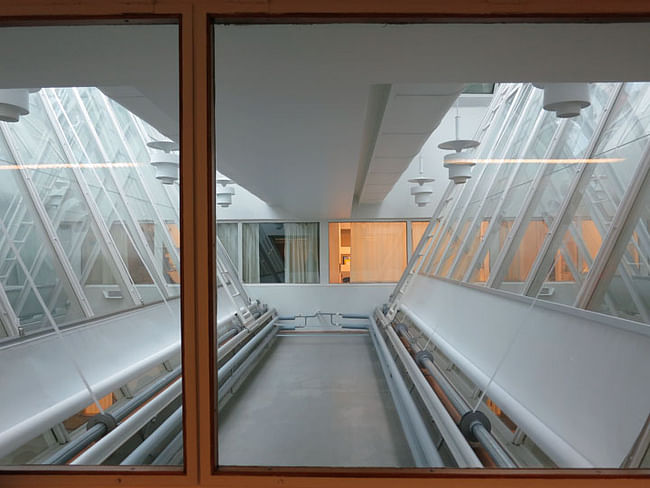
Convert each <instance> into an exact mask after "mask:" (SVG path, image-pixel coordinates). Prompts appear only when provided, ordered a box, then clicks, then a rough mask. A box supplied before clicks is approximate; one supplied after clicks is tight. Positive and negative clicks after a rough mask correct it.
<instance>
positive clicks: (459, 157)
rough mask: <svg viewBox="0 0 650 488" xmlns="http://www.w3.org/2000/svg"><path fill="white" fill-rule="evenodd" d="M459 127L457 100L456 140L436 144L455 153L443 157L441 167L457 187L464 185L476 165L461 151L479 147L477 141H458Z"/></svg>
mask: <svg viewBox="0 0 650 488" xmlns="http://www.w3.org/2000/svg"><path fill="white" fill-rule="evenodd" d="M459 125H460V115H459V114H458V100H456V139H454V140H453V141H445V142H442V143H440V144H438V147H439V148H440V149H444V150H446V151H456V152H453V153H451V154H447V155H445V159H444V163H443V166H444V167H445V168H447V169H448V170H449V179H450V180H452V181H453V182H454V183H456V184H457V185H459V184H463V183H465V182H466V181H467V180H468V179H470V178H471V177H472V166H474V165H475V164H476V163H474V162H473V161H472V160H471V159H469V158H468V154H467V153H464V152H463V150H464V149H472V148H475V147H476V146H478V145H479V142H478V141H474V140H472V139H459V138H458V132H459V130H458V129H459Z"/></svg>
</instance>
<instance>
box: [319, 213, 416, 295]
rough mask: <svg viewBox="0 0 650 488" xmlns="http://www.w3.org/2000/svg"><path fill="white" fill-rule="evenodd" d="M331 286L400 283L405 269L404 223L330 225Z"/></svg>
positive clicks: (332, 223)
mask: <svg viewBox="0 0 650 488" xmlns="http://www.w3.org/2000/svg"><path fill="white" fill-rule="evenodd" d="M329 239H330V283H381V282H391V281H397V280H399V278H400V276H401V275H402V271H404V267H405V266H406V222H339V223H334V222H331V223H330V224H329Z"/></svg>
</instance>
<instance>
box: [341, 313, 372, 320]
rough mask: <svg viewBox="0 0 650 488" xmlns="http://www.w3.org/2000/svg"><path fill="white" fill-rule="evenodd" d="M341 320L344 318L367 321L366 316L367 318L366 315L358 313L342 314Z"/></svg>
mask: <svg viewBox="0 0 650 488" xmlns="http://www.w3.org/2000/svg"><path fill="white" fill-rule="evenodd" d="M341 318H344V319H359V320H368V316H367V315H361V314H358V313H344V314H341Z"/></svg>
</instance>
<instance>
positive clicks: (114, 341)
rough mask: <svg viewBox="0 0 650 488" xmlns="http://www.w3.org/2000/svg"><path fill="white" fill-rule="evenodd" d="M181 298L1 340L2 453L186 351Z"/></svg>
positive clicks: (0, 435) (0, 418)
mask: <svg viewBox="0 0 650 488" xmlns="http://www.w3.org/2000/svg"><path fill="white" fill-rule="evenodd" d="M180 345H181V327H180V300H177V299H176V300H171V301H170V302H168V303H167V304H164V303H160V304H155V305H149V306H146V307H143V308H139V309H136V310H132V311H128V312H123V313H120V314H116V315H113V316H109V317H104V318H101V319H97V320H94V321H90V322H88V323H86V324H83V325H78V326H73V327H70V328H68V329H66V330H64V331H62V335H61V337H59V336H58V335H57V334H56V333H54V332H51V333H46V334H44V335H39V336H34V337H29V338H25V339H24V340H22V341H20V342H17V343H7V344H5V345H3V346H2V347H0V371H1V372H2V373H1V374H0V391H1V392H2V396H3V400H2V401H0V456H3V455H5V454H7V453H9V452H11V451H12V450H14V449H16V448H17V447H19V446H20V445H21V444H23V443H25V442H27V441H28V440H30V439H32V438H33V437H35V436H37V435H39V434H41V433H43V432H44V431H46V430H47V429H49V428H51V427H52V426H53V425H55V424H56V423H58V422H62V421H63V420H65V419H67V418H68V417H70V416H72V415H74V414H75V413H77V412H79V411H80V410H81V409H83V408H85V407H86V406H88V405H89V404H91V403H92V402H93V399H92V396H91V394H90V393H89V391H88V389H87V388H86V386H85V385H84V382H83V380H82V378H81V375H80V372H81V373H82V374H83V376H84V378H85V380H86V381H87V382H88V385H90V387H91V388H92V391H93V393H94V394H95V396H96V397H97V398H101V397H102V396H104V395H107V394H108V393H110V392H112V391H114V390H116V389H118V388H119V387H120V386H122V385H124V384H125V383H127V382H128V381H130V380H131V379H133V378H136V377H138V376H139V375H141V374H143V373H145V372H146V371H148V370H149V369H151V368H153V367H154V366H156V365H157V364H160V363H162V362H163V361H166V360H168V359H172V358H175V357H178V356H179V355H180Z"/></svg>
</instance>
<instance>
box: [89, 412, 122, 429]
mask: <svg viewBox="0 0 650 488" xmlns="http://www.w3.org/2000/svg"><path fill="white" fill-rule="evenodd" d="M97 424H103V425H104V426H105V427H106V432H110V431H111V430H113V429H114V428H115V427H117V420H116V419H115V417H113V416H112V415H111V414H110V413H106V412H104V413H98V414H97V415H95V416H94V417H93V418H91V419H90V420H89V421H88V422H87V423H86V430H90V429H92V428H93V427H94V426H95V425H97Z"/></svg>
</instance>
